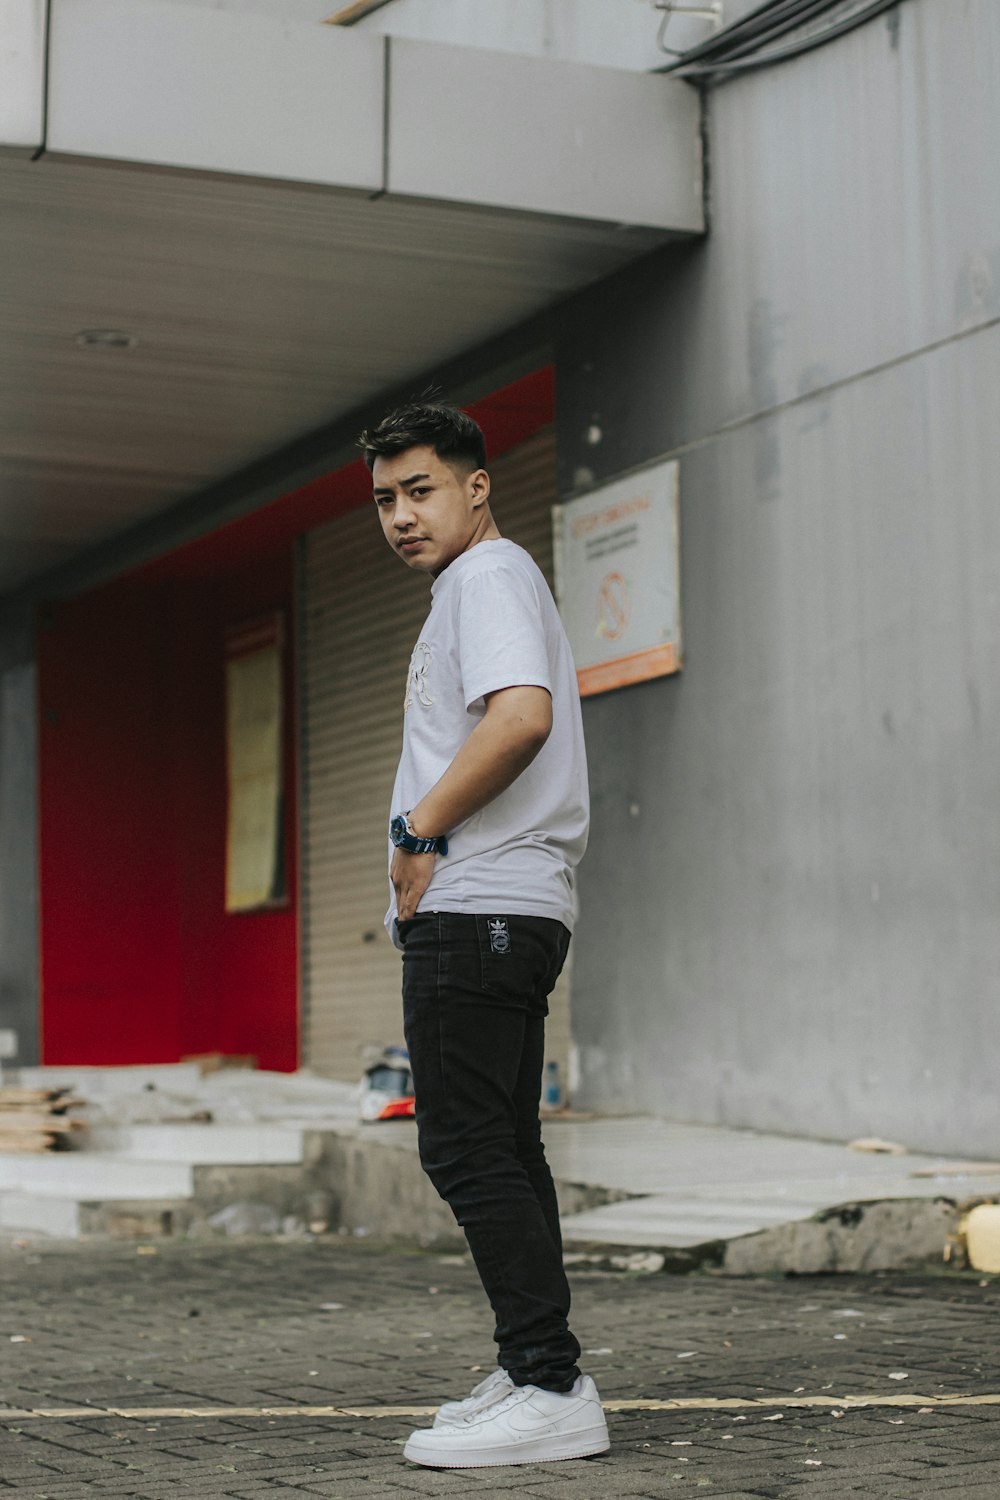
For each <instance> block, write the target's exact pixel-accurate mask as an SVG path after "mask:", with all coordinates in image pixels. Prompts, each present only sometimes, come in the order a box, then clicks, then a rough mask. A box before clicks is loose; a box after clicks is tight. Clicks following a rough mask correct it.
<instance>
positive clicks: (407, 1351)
mask: <svg viewBox="0 0 1000 1500" xmlns="http://www.w3.org/2000/svg"><path fill="white" fill-rule="evenodd" d="M0 1282H2V1303H0V1307H2V1311H0V1363H2V1372H0V1373H2V1401H3V1403H4V1405H5V1407H6V1409H7V1411H10V1410H11V1409H13V1408H25V1409H35V1408H38V1407H42V1406H48V1407H73V1406H78V1405H102V1404H103V1405H106V1406H116V1407H128V1408H137V1407H138V1408H144V1409H148V1408H150V1407H163V1406H185V1407H191V1406H206V1405H208V1406H216V1405H222V1406H227V1407H232V1406H249V1407H254V1408H259V1407H264V1406H272V1407H273V1406H276V1405H277V1406H286V1405H298V1404H304V1405H341V1406H343V1405H347V1404H351V1405H368V1406H384V1405H389V1404H393V1405H421V1404H425V1403H426V1404H434V1403H435V1402H437V1401H439V1400H441V1399H443V1398H445V1397H447V1396H451V1395H461V1394H464V1392H465V1391H466V1390H467V1389H468V1388H469V1387H470V1386H471V1385H472V1384H473V1383H474V1382H475V1381H476V1380H477V1379H479V1378H481V1370H483V1369H486V1368H488V1367H489V1365H490V1363H491V1359H492V1356H491V1345H490V1342H489V1337H488V1325H487V1319H486V1313H485V1305H484V1303H483V1301H482V1295H481V1292H480V1291H479V1288H478V1284H477V1283H476V1281H475V1276H474V1272H473V1271H472V1269H471V1267H470V1266H469V1265H468V1264H466V1263H456V1262H455V1261H454V1260H452V1261H442V1260H441V1259H440V1258H437V1257H434V1256H429V1255H417V1254H412V1255H409V1254H402V1253H399V1252H397V1251H393V1252H391V1253H389V1252H384V1251H381V1250H379V1249H378V1248H377V1247H371V1246H368V1245H364V1246H359V1245H358V1244H356V1243H353V1242H350V1243H345V1242H343V1241H323V1240H317V1241H313V1242H305V1243H302V1242H299V1243H276V1242H274V1241H269V1242H266V1243H265V1242H261V1241H255V1242H252V1243H250V1242H245V1241H244V1242H235V1243H234V1242H212V1243H198V1242H189V1243H183V1242H180V1243H176V1244H173V1243H170V1242H166V1243H163V1242H161V1243H160V1244H159V1245H158V1247H157V1249H156V1253H155V1254H140V1253H137V1250H136V1247H135V1246H134V1245H132V1244H128V1245H124V1244H92V1245H88V1244H77V1245H70V1244H49V1245H43V1244H40V1243H38V1242H34V1243H29V1244H27V1245H21V1246H17V1245H14V1244H11V1243H9V1242H8V1243H7V1244H4V1245H2V1246H0ZM574 1285H575V1295H576V1304H575V1306H576V1312H575V1319H574V1321H575V1325H576V1328H577V1331H578V1333H579V1334H580V1336H581V1338H582V1341H583V1343H584V1345H585V1347H586V1348H587V1349H588V1350H589V1351H591V1352H590V1353H588V1355H587V1356H586V1366H587V1368H588V1369H589V1370H590V1371H591V1373H593V1374H594V1375H595V1376H596V1377H597V1380H598V1383H599V1386H600V1389H601V1394H602V1396H604V1398H605V1399H608V1400H610V1399H634V1398H636V1397H657V1398H678V1397H683V1398H693V1399H700V1398H717V1397H732V1396H736V1397H750V1398H754V1397H755V1398H758V1399H761V1398H763V1399H765V1400H770V1401H773V1402H774V1403H775V1404H774V1405H772V1406H766V1407H755V1408H749V1409H745V1410H743V1411H738V1412H731V1411H730V1412H726V1411H711V1410H686V1411H681V1412H677V1411H668V1412H663V1411H658V1412H648V1411H647V1412H631V1413H628V1412H626V1413H620V1414H612V1415H611V1416H610V1418H609V1425H610V1428H611V1434H612V1440H613V1444H614V1446H613V1448H612V1451H611V1453H610V1454H608V1455H607V1456H605V1457H602V1458H599V1459H592V1460H587V1461H578V1462H576V1463H562V1464H549V1465H539V1466H532V1467H520V1468H508V1469H491V1470H489V1469H488V1470H465V1471H461V1472H459V1471H452V1472H433V1471H429V1470H421V1469H417V1468H414V1467H412V1466H411V1465H409V1464H407V1463H406V1462H405V1460H404V1459H403V1457H402V1454H401V1451H400V1450H401V1445H402V1443H403V1441H405V1438H406V1435H407V1433H408V1432H409V1431H410V1429H411V1427H412V1426H414V1425H418V1424H415V1422H414V1421H413V1420H412V1419H399V1418H394V1419H390V1418H380V1419H365V1418H357V1417H338V1418H329V1417H309V1416H290V1417H289V1416H282V1417H265V1416H232V1415H229V1416H210V1415H209V1416H199V1417H159V1418H158V1417H149V1418H146V1417H136V1418H131V1417H86V1416H74V1417H71V1418H54V1417H42V1418H15V1417H11V1416H7V1417H6V1418H4V1417H3V1414H2V1412H0V1494H4V1493H6V1492H7V1491H10V1492H13V1493H15V1494H16V1495H18V1496H19V1497H20V1496H23V1497H24V1500H46V1497H48V1500H96V1497H98V1496H121V1497H133V1500H167V1497H171V1500H173V1497H177V1500H214V1497H223V1496H225V1497H231V1500H272V1497H287V1500H291V1497H296V1500H306V1497H316V1496H336V1497H338V1500H383V1497H388V1496H394V1497H411V1496H437V1495H441V1496H451V1495H456V1496H465V1495H482V1496H489V1495H507V1494H509V1495H513V1496H518V1495H521V1494H524V1495H526V1496H529V1497H531V1500H618V1497H626V1496H627V1497H642V1496H647V1497H659V1496H674V1495H684V1494H686V1493H688V1492H692V1493H695V1492H696V1493H698V1494H704V1495H706V1496H712V1497H720V1500H721V1497H726V1500H742V1497H749V1496H755V1497H756V1496H768V1497H779V1500H780V1497H786V1496H787V1497H792V1496H794V1497H799V1496H808V1497H809V1500H840V1497H842V1496H843V1497H846V1496H854V1495H865V1496H867V1495H872V1496H880V1497H881V1496H886V1497H888V1496H914V1495H927V1496H944V1497H952V1500H958V1497H964V1496H969V1497H977V1500H978V1497H982V1500H987V1497H989V1500H997V1497H998V1496H1000V1452H998V1439H1000V1407H996V1406H993V1407H991V1406H988V1405H984V1406H979V1407H976V1406H967V1407H959V1408H954V1409H948V1410H932V1411H929V1412H923V1413H921V1412H920V1411H919V1410H918V1409H916V1408H915V1407H908V1408H906V1407H901V1408H897V1409H894V1408H892V1407H888V1408H886V1407H881V1408H880V1407H870V1408H867V1409H864V1410H849V1411H847V1412H846V1413H845V1414H844V1415H842V1416H836V1415H834V1414H833V1412H831V1411H830V1410H827V1409H813V1410H804V1409H800V1408H796V1407H793V1406H786V1407H785V1408H784V1410H783V1411H782V1410H781V1408H780V1405H779V1404H778V1403H779V1402H780V1400H781V1398H783V1397H796V1396H797V1397H801V1396H802V1395H813V1394H815V1395H825V1396H830V1395H831V1394H835V1395H840V1394H852V1395H865V1394H867V1395H870V1396H885V1395H897V1396H898V1395H899V1394H900V1393H901V1392H903V1393H913V1392H919V1393H920V1394H924V1395H929V1396H941V1395H944V1394H959V1393H961V1394H976V1393H984V1394H985V1393H996V1392H1000V1369H998V1364H1000V1354H998V1352H997V1350H998V1344H1000V1339H998V1335H1000V1283H992V1282H990V1283H989V1284H986V1285H983V1284H982V1283H981V1281H980V1280H979V1279H978V1278H976V1277H972V1276H957V1275H955V1276H945V1275H940V1276H924V1277H918V1276H878V1277H844V1278H833V1277H830V1278H823V1279H815V1280H814V1279H803V1280H780V1281H779V1280H775V1281H735V1280H720V1279H715V1278H712V1277H703V1276H698V1277H688V1278H675V1277H669V1276H662V1275H661V1276H649V1277H632V1276H615V1275H613V1274H609V1273H600V1272H589V1273H583V1274H578V1275H576V1277H575V1281H574ZM329 1302H334V1303H340V1304H341V1306H340V1307H339V1308H335V1309H327V1310H324V1309H323V1308H322V1307H321V1304H322V1303H329ZM902 1373H905V1374H906V1377H907V1378H906V1380H905V1381H904V1380H898V1379H897V1380H893V1379H891V1378H890V1377H891V1376H892V1375H893V1374H896V1375H899V1374H902ZM779 1415H780V1420H773V1419H774V1418H775V1417H778V1416H779Z"/></svg>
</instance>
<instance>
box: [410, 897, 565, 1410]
mask: <svg viewBox="0 0 1000 1500" xmlns="http://www.w3.org/2000/svg"><path fill="white" fill-rule="evenodd" d="M399 933H400V938H401V940H402V942H403V1025H404V1030H405V1034H406V1045H407V1047H408V1048H409V1052H410V1067H411V1069H412V1071H413V1087H414V1094H415V1096H416V1115H417V1133H418V1139H419V1144H420V1162H421V1165H422V1166H423V1169H424V1171H425V1172H426V1173H427V1175H428V1177H429V1178H430V1179H431V1182H432V1183H433V1184H434V1186H435V1187H436V1188H437V1190H438V1192H439V1193H440V1195H441V1197H442V1198H444V1199H445V1200H446V1202H447V1203H448V1204H449V1206H450V1208H451V1210H452V1212H453V1213H454V1215H455V1218H456V1219H457V1221H458V1223H459V1224H461V1226H462V1228H463V1230H464V1231H465V1237H466V1239H467V1241H468V1244H469V1249H470V1250H471V1252H472V1258H473V1260H474V1261H475V1264H476V1269H477V1271H478V1272H479V1276H480V1280H481V1281H482V1283H483V1289H484V1291H485V1292H486V1295H487V1297H488V1298H489V1300H490V1305H491V1307H492V1308H493V1313H494V1316H495V1318H496V1331H495V1333H494V1338H495V1339H496V1342H497V1344H498V1346H499V1360H500V1364H501V1365H502V1366H503V1368H504V1369H505V1370H506V1371H507V1373H508V1374H509V1375H510V1377H511V1379H512V1380H513V1381H514V1383H515V1385H540V1386H545V1387H546V1388H547V1389H549V1390H553V1391H568V1390H569V1389H570V1387H571V1386H572V1384H573V1382H574V1381H575V1379H576V1377H577V1375H578V1374H579V1370H578V1368H577V1363H576V1361H577V1359H578V1358H579V1355H580V1346H579V1344H578V1343H577V1341H576V1339H575V1338H574V1337H573V1335H572V1333H571V1332H570V1331H569V1327H568V1325H567V1321H566V1319H567V1316H568V1314H569V1285H568V1283H567V1280H566V1273H565V1271H564V1270H563V1263H562V1238H561V1235H560V1232H559V1210H558V1208H557V1206H556V1194H555V1188H554V1187H553V1184H552V1175H551V1173H550V1171H549V1166H548V1162H547V1161H546V1160H545V1152H544V1149H543V1147H542V1138H541V1126H540V1124H539V1119H538V1102H539V1096H540V1093H541V1080H542V1064H543V1059H544V1045H545V1043H544V1036H545V1016H546V1015H547V1013H548V996H549V994H550V993H551V991H552V989H553V987H554V985H555V982H556V980H557V979H558V977H559V971H560V970H561V968H562V966H563V963H564V962H565V959H566V952H567V949H568V948H569V933H568V932H567V931H566V929H565V927H564V926H563V925H562V923H561V922H556V921H554V920H553V919H552V918H550V917H518V916H505V915H503V914H502V913H492V912H491V913H488V914H487V913H484V914H482V915H478V914H477V915H471V914H466V913H456V912H427V913H420V914H418V915H417V916H416V917H413V918H411V919H410V920H409V921H406V922H400V924H399Z"/></svg>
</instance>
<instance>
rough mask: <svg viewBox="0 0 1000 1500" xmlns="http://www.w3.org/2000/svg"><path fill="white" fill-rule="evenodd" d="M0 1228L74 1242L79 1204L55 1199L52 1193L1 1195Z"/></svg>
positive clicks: (9, 1193)
mask: <svg viewBox="0 0 1000 1500" xmlns="http://www.w3.org/2000/svg"><path fill="white" fill-rule="evenodd" d="M0 1229H9V1230H13V1231H19V1232H20V1233H22V1234H44V1235H52V1236H54V1237H55V1238H57V1239H66V1240H75V1239H78V1238H79V1236H80V1204H79V1203H78V1201H77V1200H76V1198H57V1197H56V1196H55V1195H54V1194H49V1195H47V1196H46V1195H43V1194H41V1193H17V1192H3V1193H0Z"/></svg>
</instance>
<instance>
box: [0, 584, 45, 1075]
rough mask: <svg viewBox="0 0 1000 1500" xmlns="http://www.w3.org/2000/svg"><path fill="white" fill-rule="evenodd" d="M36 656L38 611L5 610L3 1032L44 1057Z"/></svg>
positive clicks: (1, 619)
mask: <svg viewBox="0 0 1000 1500" xmlns="http://www.w3.org/2000/svg"><path fill="white" fill-rule="evenodd" d="M35 760H36V733H35V661H34V624H33V618H32V617H31V613H30V612H28V611H25V612H23V613H19V614H13V613H11V612H7V613H6V614H5V613H0V1031H13V1032H15V1033H16V1037H17V1052H16V1055H15V1056H13V1057H11V1056H7V1057H5V1056H3V1052H2V1050H0V1067H2V1066H3V1065H4V1064H5V1063H10V1064H12V1065H21V1064H28V1063H35V1062H37V1061H38V901H37V879H38V876H37V856H36V831H35V829H36V823H35V818H36V793H35Z"/></svg>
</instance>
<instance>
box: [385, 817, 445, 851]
mask: <svg viewBox="0 0 1000 1500" xmlns="http://www.w3.org/2000/svg"><path fill="white" fill-rule="evenodd" d="M389 837H390V838H391V839H392V842H393V843H394V844H395V846H396V848H397V849H405V850H406V852H407V854H447V853H448V840H447V838H446V836H445V835H444V834H443V833H442V834H439V835H438V836H437V837H436V838H432V839H422V838H421V837H420V835H419V834H418V833H415V832H414V829H413V824H412V823H411V822H410V815H409V813H408V812H405V813H397V814H396V816H395V817H394V818H393V820H392V822H391V823H390V824H389Z"/></svg>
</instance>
